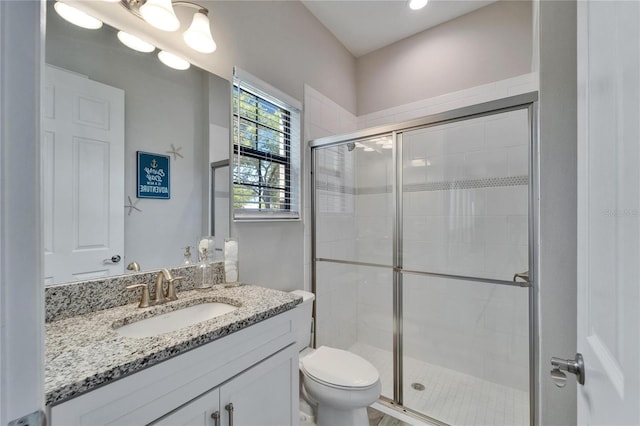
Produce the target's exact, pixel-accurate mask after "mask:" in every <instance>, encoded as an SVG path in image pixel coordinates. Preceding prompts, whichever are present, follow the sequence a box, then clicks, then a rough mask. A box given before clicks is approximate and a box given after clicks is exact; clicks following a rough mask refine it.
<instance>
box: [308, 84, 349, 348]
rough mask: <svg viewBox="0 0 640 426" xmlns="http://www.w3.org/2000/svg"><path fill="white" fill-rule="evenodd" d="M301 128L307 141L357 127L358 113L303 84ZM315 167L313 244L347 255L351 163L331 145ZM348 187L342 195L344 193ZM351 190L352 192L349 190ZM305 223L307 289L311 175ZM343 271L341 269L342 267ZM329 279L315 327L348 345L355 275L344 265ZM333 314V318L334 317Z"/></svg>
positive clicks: (330, 253) (333, 341) (332, 253)
mask: <svg viewBox="0 0 640 426" xmlns="http://www.w3.org/2000/svg"><path fill="white" fill-rule="evenodd" d="M304 129H305V132H304V134H305V140H306V141H310V140H313V139H318V138H321V137H325V136H330V135H336V134H342V133H349V132H352V131H355V130H356V129H357V118H356V116H355V115H353V114H351V113H349V112H348V111H347V110H345V109H344V108H342V107H341V106H340V105H338V104H336V103H335V102H333V101H332V100H331V99H329V98H327V97H326V96H324V95H323V94H321V93H320V92H318V91H317V90H315V89H313V88H312V87H310V86H308V85H305V88H304ZM303 152H304V156H305V161H304V165H305V170H304V175H305V176H307V177H309V176H310V170H311V150H310V148H309V146H308V143H305V149H304V150H303ZM319 168H320V169H319V170H322V175H323V179H321V181H322V183H321V186H320V188H318V196H319V199H320V200H321V202H320V209H321V210H322V219H321V220H322V221H323V229H326V230H328V232H326V233H322V234H319V235H318V239H319V241H318V244H320V245H322V247H323V248H324V253H325V255H327V256H328V257H332V258H341V257H342V256H349V254H350V253H353V252H354V249H355V244H354V242H355V238H354V227H353V225H354V223H353V222H354V213H353V209H354V207H353V197H354V194H353V189H354V184H355V175H354V164H353V162H352V159H350V158H348V157H346V156H344V155H343V154H342V150H338V149H332V150H329V151H326V153H325V155H322V156H320V161H319ZM345 191H347V196H346V197H344V196H343V193H344V192H345ZM349 191H351V193H349ZM303 200H304V223H305V227H304V228H305V235H304V238H305V251H306V253H305V265H304V276H305V285H304V288H305V289H307V290H311V179H306V180H305V192H304V197H303ZM341 272H342V273H341ZM327 282H328V283H329V285H327V286H322V287H321V288H319V289H318V297H322V298H323V300H325V301H326V302H327V306H330V311H326V315H324V312H323V313H319V314H318V315H317V321H318V325H317V327H316V329H317V330H319V333H322V336H323V337H322V338H321V339H320V340H319V341H323V342H324V343H323V344H326V345H330V346H335V347H348V346H350V345H351V344H353V343H354V342H355V339H356V310H355V307H356V305H357V297H356V291H355V289H356V283H357V282H358V278H357V277H355V276H354V275H353V274H352V273H351V272H350V271H349V270H346V271H336V273H335V274H334V273H333V272H332V273H331V278H330V279H329V280H327ZM336 319H337V320H336Z"/></svg>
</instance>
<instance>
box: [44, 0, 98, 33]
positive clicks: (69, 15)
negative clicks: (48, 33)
mask: <svg viewBox="0 0 640 426" xmlns="http://www.w3.org/2000/svg"><path fill="white" fill-rule="evenodd" d="M53 8H54V9H55V10H56V12H58V15H60V16H61V17H63V18H64V19H65V20H66V21H69V22H71V23H72V24H74V25H77V26H79V27H82V28H86V29H88V30H97V29H98V28H102V21H101V20H99V19H96V18H94V17H93V16H90V15H88V14H86V13H84V12H83V11H81V10H78V9H76V8H75V7H71V6H69V5H68V4H66V3H61V2H59V1H57V2H56V3H55V4H54V5H53Z"/></svg>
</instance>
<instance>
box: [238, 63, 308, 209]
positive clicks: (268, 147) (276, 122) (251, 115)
mask: <svg viewBox="0 0 640 426" xmlns="http://www.w3.org/2000/svg"><path fill="white" fill-rule="evenodd" d="M263 85H265V84H264V83H263ZM263 87H264V86H263ZM271 89H272V90H275V89H273V88H271ZM299 127H300V112H299V109H298V108H295V107H293V106H291V105H289V104H288V103H286V102H284V101H282V100H280V99H278V98H276V97H274V96H272V95H270V94H267V93H266V92H265V91H263V90H261V89H260V88H258V87H256V85H253V84H251V83H248V82H246V81H245V80H243V79H240V78H238V77H237V74H236V76H235V77H234V85H233V128H234V135H233V211H234V219H236V220H243V219H244V220H247V219H249V220H254V219H298V218H299V217H300V214H299V210H300V209H299V205H300V202H299V198H300V197H299V193H300V189H299V188H300V148H299V147H300V131H299Z"/></svg>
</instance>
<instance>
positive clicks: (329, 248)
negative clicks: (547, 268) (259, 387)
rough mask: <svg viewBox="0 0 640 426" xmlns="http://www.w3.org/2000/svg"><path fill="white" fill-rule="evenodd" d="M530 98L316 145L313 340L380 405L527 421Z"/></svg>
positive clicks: (532, 311)
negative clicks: (375, 374)
mask: <svg viewBox="0 0 640 426" xmlns="http://www.w3.org/2000/svg"><path fill="white" fill-rule="evenodd" d="M536 102H537V93H535V92H534V93H528V94H524V95H518V96H513V97H509V98H504V99H500V100H497V101H492V102H488V103H484V104H478V105H473V106H470V107H465V108H462V109H457V110H453V111H449V112H446V113H441V114H436V115H432V116H428V117H424V118H422V119H418V120H413V121H410V122H405V123H398V124H393V125H387V126H381V127H376V128H372V129H369V130H362V131H358V132H355V133H352V134H348V135H344V136H332V137H327V138H322V139H318V140H314V141H312V142H311V152H312V219H313V228H312V229H313V230H312V256H313V263H312V274H313V277H312V283H313V284H312V285H313V291H314V293H315V294H316V306H315V324H316V328H315V329H316V334H315V338H316V347H318V346H321V345H327V346H332V347H336V348H341V349H346V350H350V351H352V352H354V353H356V354H358V355H360V356H362V357H364V358H365V359H367V360H369V361H370V362H371V363H372V364H373V365H375V366H376V367H377V369H378V371H379V372H380V377H381V381H382V397H381V399H380V404H383V405H384V406H386V407H388V408H389V409H394V410H401V411H402V412H404V413H408V414H409V415H411V416H415V417H417V418H422V419H424V420H429V421H431V422H433V423H436V424H450V425H487V424H491V425H505V426H506V425H529V424H533V423H532V419H533V412H534V406H535V404H534V402H535V398H534V395H535V391H534V390H535V380H534V378H535V371H534V370H535V364H534V362H533V361H534V360H535V354H536V350H537V349H536V339H535V336H536V334H537V329H536V323H537V321H536V309H537V308H536V305H537V303H536V292H535V291H534V290H535V288H536V280H535V274H534V272H535V264H536V259H535V252H536V250H535V248H536V244H535V241H536V239H535V238H534V236H535V235H536V221H535V219H536V217H537V214H534V212H535V210H536V208H537V201H536V199H537V197H536V196H535V194H536V193H537V188H536V179H537V171H536V167H537V166H536V164H537V162H536V158H537V156H536V154H535V153H536V146H535V143H534V141H535V138H534V134H533V132H534V129H535V126H534V123H535V108H534V107H535V104H536Z"/></svg>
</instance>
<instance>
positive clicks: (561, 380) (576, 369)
mask: <svg viewBox="0 0 640 426" xmlns="http://www.w3.org/2000/svg"><path fill="white" fill-rule="evenodd" d="M551 367H553V369H552V370H551V378H552V379H553V381H554V382H555V384H556V386H558V387H559V388H563V387H564V386H565V384H566V380H567V375H566V374H565V373H563V371H566V372H567V373H571V374H575V376H576V380H577V381H578V383H580V384H581V385H584V373H585V371H584V359H583V358H582V354H579V353H577V354H576V358H575V359H562V358H556V357H552V358H551Z"/></svg>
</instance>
